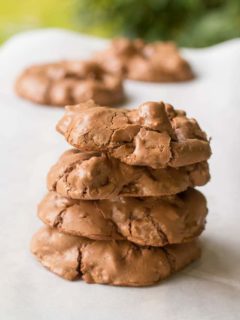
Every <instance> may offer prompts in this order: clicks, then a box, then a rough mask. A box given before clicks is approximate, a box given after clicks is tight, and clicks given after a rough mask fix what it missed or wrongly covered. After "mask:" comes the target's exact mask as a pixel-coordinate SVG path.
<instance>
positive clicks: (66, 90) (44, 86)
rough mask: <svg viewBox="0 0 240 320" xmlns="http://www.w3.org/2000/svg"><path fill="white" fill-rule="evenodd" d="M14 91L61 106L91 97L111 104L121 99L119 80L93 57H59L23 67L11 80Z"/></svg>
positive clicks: (26, 96)
mask: <svg viewBox="0 0 240 320" xmlns="http://www.w3.org/2000/svg"><path fill="white" fill-rule="evenodd" d="M15 90H16V92H17V94H18V95H19V96H21V97H23V98H26V99H28V100H31V101H33V102H36V103H40V104H48V105H56V106H65V105H68V104H76V103H79V102H83V101H86V100H88V99H94V100H95V101H96V102H97V103H98V104H100V105H101V104H103V105H104V104H107V105H113V104H117V103H120V102H122V101H123V100H124V92H123V85H122V80H121V79H120V78H119V77H118V76H114V75H113V74H110V73H109V72H107V71H106V70H105V69H104V68H103V67H101V66H100V65H99V64H98V63H96V62H93V61H62V62H58V63H52V64H43V65H35V66H32V67H30V68H27V69H26V70H25V71H24V72H23V73H22V74H21V75H20V77H19V78H18V79H17V81H16V84H15Z"/></svg>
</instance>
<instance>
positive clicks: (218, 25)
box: [0, 0, 240, 47]
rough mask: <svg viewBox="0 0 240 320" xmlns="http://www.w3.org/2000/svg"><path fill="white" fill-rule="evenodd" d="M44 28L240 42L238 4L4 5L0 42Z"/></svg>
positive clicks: (95, 1)
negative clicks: (236, 40) (24, 32)
mask: <svg viewBox="0 0 240 320" xmlns="http://www.w3.org/2000/svg"><path fill="white" fill-rule="evenodd" d="M41 27H62V28H68V29H72V30H77V31H81V32H86V33H90V34H95V35H100V36H106V37H112V36H118V35H125V36H129V37H142V38H144V39H147V40H156V39H163V40H166V39H170V40H175V41H176V42H177V43H178V44H179V45H183V46H193V47H201V46H207V45H211V44H214V43H218V42H221V41H224V40H227V39H231V38H234V37H239V36H240V0H39V1H35V0H8V1H6V0H0V42H2V41H3V40H6V39H7V38H8V37H10V36H11V35H13V34H15V33H17V32H19V31H23V30H29V29H34V28H41Z"/></svg>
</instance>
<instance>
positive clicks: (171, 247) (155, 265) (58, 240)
mask: <svg viewBox="0 0 240 320" xmlns="http://www.w3.org/2000/svg"><path fill="white" fill-rule="evenodd" d="M206 215H207V205H206V199H205V197H204V196H203V195H202V194H201V193H200V192H199V191H197V190H195V189H192V188H190V189H188V190H187V191H184V192H182V193H179V194H177V195H173V196H166V197H158V198H155V197H148V198H124V197H117V198H115V199H112V200H95V201H93V200H92V201H88V200H73V199H68V198H65V197H63V196H61V195H59V194H57V193H56V192H50V193H48V194H47V195H46V196H45V197H44V199H43V200H42V201H41V203H40V205H39V207H38V216H39V217H40V219H41V220H42V221H43V222H44V223H45V224H46V226H45V227H43V228H42V229H41V230H40V231H39V232H38V233H37V234H36V235H35V236H34V237H33V240H32V246H31V248H32V252H33V254H34V255H35V256H36V257H37V258H38V259H39V260H40V261H41V263H42V264H43V265H44V266H46V267H47V268H49V269H50V270H51V271H53V272H55V273H56V274H58V275H60V276H62V277H63V278H66V279H69V280H73V279H75V278H79V277H82V278H83V279H84V280H85V281H86V282H88V283H103V284H112V285H125V286H146V285H151V284H154V283H156V282H159V281H160V280H162V279H165V278H166V277H168V276H170V275H171V274H172V273H174V272H176V271H178V270H179V269H181V268H183V267H185V266H186V265H187V264H189V263H190V262H191V261H193V260H195V259H197V258H198V257H199V255H200V248H199V246H198V244H197V243H196V241H195V240H194V239H195V238H196V237H197V236H199V235H200V234H201V232H202V231H203V229H204V226H205V218H206Z"/></svg>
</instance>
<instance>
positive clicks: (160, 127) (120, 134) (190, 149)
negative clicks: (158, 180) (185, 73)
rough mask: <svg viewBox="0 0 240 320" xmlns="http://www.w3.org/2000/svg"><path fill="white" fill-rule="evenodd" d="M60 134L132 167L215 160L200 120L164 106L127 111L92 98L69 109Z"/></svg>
mask: <svg viewBox="0 0 240 320" xmlns="http://www.w3.org/2000/svg"><path fill="white" fill-rule="evenodd" d="M57 130H58V132H60V133H61V134H62V135H63V136H64V137H65V139H66V141H67V142H68V143H69V144H71V145H72V146H74V147H76V148H77V149H79V150H80V151H84V152H85V151H100V152H106V153H108V154H110V155H111V156H112V157H114V158H117V159H119V160H120V161H122V162H124V163H127V164H129V165H138V166H149V167H152V168H165V167H167V166H170V167H182V166H186V165H190V164H194V163H198V162H201V161H205V160H207V159H208V158H209V157H210V156H211V148H210V143H209V141H208V140H207V136H206V134H205V132H203V131H202V130H201V128H200V126H199V124H198V123H197V121H196V120H195V119H191V118H188V117H187V116H186V113H185V112H184V111H181V110H175V109H174V108H173V107H172V106H171V105H169V104H166V103H163V102H145V103H143V104H142V105H140V106H139V107H138V108H137V109H132V110H127V109H114V108H109V107H102V106H99V105H97V104H96V103H94V102H93V101H92V100H89V101H87V102H85V103H82V104H79V105H75V106H68V107H66V112H65V115H64V116H63V117H62V119H61V120H60V121H59V122H58V124H57Z"/></svg>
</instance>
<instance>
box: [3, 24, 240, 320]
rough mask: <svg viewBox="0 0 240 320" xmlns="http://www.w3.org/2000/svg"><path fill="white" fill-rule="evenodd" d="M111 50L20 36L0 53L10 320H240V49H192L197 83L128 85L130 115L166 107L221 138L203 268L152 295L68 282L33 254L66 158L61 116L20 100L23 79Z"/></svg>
mask: <svg viewBox="0 0 240 320" xmlns="http://www.w3.org/2000/svg"><path fill="white" fill-rule="evenodd" d="M105 45H106V41H103V40H100V39H96V38H91V37H86V36H81V35H78V34H75V33H72V32H67V31H63V30H39V31H33V32H28V33H25V34H21V35H18V36H15V37H14V38H12V39H11V40H9V41H8V42H7V43H5V44H4V45H3V46H2V47H1V48H0V110H1V112H0V198H1V199H0V200H1V201H0V319H3V320H9V319H18V320H19V319H24V320H28V319H29V320H30V319H31V320H32V319H37V320H39V319H58V320H65V319H74V320H75V319H78V320H79V319H83V320H98V319H99V320H113V319H114V320H120V319H126V320H130V319H144V320H145V319H146V320H152V319H168V320H173V319H178V320H182V319H184V320H195V319H197V320H198V319H201V320H204V319H218V320H221V319H223V320H226V319H227V320H236V319H240V205H239V203H240V87H239V85H240V40H237V39H236V40H232V41H229V42H226V43H223V44H220V45H217V46H214V47H211V48H206V49H185V50H183V53H184V55H185V56H186V58H187V59H188V60H189V61H190V62H191V64H192V65H193V68H194V70H195V72H196V74H197V79H196V80H194V81H192V82H187V83H181V84H147V83H140V82H133V81H127V82H126V91H127V94H128V106H130V107H133V106H137V105H138V104H139V103H141V102H143V101H147V100H164V101H167V102H170V103H172V104H173V105H174V106H175V107H177V108H183V109H185V110H186V111H187V112H188V114H189V115H190V116H193V117H196V118H197V119H198V120H199V122H200V124H201V126H202V127H203V128H204V129H205V130H206V131H207V133H208V135H209V136H211V137H212V149H213V156H212V158H211V160H210V166H211V174H212V180H211V183H209V185H207V186H206V187H204V188H201V189H202V190H203V192H204V193H205V194H206V196H207V198H208V203H209V217H208V224H207V228H206V231H205V233H204V235H203V236H202V244H203V249H204V250H203V256H202V259H201V260H200V261H199V262H196V263H194V264H193V265H192V266H190V267H189V268H187V269H185V270H184V271H182V272H180V273H179V274H178V275H176V276H174V277H172V278H171V279H169V280H167V281H164V282H162V283H161V284H159V285H157V286H154V287H149V288H117V287H110V286H101V285H87V284H85V283H83V282H82V281H76V282H68V281H65V280H63V279H61V278H59V277H57V276H55V275H53V274H52V273H50V272H48V271H47V270H45V269H44V268H42V266H41V265H40V264H39V263H38V262H36V261H35V259H34V258H33V257H32V256H31V254H30V252H29V242H30V239H31V236H32V234H33V233H34V232H35V231H36V230H37V228H38V227H39V226H40V225H41V222H40V221H39V220H38V219H37V217H36V206H37V203H38V202H39V201H40V200H41V197H42V196H43V195H44V193H45V192H46V183H45V177H46V174H47V172H48V170H49V167H50V166H51V165H52V164H53V163H54V162H55V161H56V160H57V158H58V156H59V155H60V154H61V153H62V152H63V151H64V150H65V149H66V148H68V147H67V144H66V143H65V142H64V139H63V137H61V136H60V135H59V134H57V133H56V132H55V129H54V128H55V124H56V122H57V120H58V119H59V118H60V117H61V115H62V114H63V109H61V108H50V107H44V106H38V105H34V104H32V103H30V102H27V101H24V100H21V99H20V98H18V97H16V96H15V95H14V93H13V90H12V86H13V82H14V79H15V77H16V75H17V74H18V73H19V72H20V71H21V70H22V69H23V68H24V67H25V66H27V65H30V64H32V63H36V62H47V61H54V60H56V59H67V58H71V59H72V58H74V59H78V58H87V57H89V55H90V54H91V53H92V52H94V51H96V50H99V49H102V48H104V47H105Z"/></svg>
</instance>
